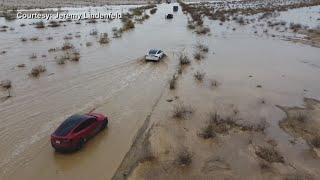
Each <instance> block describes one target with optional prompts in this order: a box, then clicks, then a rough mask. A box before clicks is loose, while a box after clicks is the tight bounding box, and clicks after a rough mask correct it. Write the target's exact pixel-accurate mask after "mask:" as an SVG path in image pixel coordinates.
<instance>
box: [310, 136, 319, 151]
mask: <svg viewBox="0 0 320 180" xmlns="http://www.w3.org/2000/svg"><path fill="white" fill-rule="evenodd" d="M311 144H312V145H313V146H314V147H315V148H320V136H316V137H314V138H313V139H312V140H311Z"/></svg>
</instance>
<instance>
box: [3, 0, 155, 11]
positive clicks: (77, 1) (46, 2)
mask: <svg viewBox="0 0 320 180" xmlns="http://www.w3.org/2000/svg"><path fill="white" fill-rule="evenodd" d="M148 3H155V1H153V0H93V1H86V0H66V1H62V0H3V1H1V2H0V9H10V8H17V9H35V8H57V7H79V6H82V7H83V6H103V5H119V4H148Z"/></svg>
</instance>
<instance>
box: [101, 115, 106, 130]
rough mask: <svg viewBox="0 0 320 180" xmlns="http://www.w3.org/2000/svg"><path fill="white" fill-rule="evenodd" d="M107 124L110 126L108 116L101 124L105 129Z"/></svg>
mask: <svg viewBox="0 0 320 180" xmlns="http://www.w3.org/2000/svg"><path fill="white" fill-rule="evenodd" d="M107 126H108V118H105V119H104V122H103V124H102V126H101V130H104V129H105V128H106V127H107Z"/></svg>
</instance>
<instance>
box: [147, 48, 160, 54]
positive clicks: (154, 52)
mask: <svg viewBox="0 0 320 180" xmlns="http://www.w3.org/2000/svg"><path fill="white" fill-rule="evenodd" d="M157 52H158V50H155V49H151V50H150V51H149V54H157Z"/></svg>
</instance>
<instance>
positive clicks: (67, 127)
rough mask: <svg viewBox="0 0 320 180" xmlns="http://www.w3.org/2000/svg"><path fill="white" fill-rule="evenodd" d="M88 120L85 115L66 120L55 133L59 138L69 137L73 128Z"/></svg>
mask: <svg viewBox="0 0 320 180" xmlns="http://www.w3.org/2000/svg"><path fill="white" fill-rule="evenodd" d="M86 119H88V117H87V116H84V115H73V116H71V117H69V118H68V119H66V120H65V121H64V122H63V123H62V124H61V125H60V126H59V127H58V129H57V130H56V131H55V132H54V134H55V135H57V136H65V135H67V134H68V133H69V132H70V131H71V130H72V129H73V128H75V127H76V126H77V125H78V124H79V123H81V122H83V121H84V120H86Z"/></svg>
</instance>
